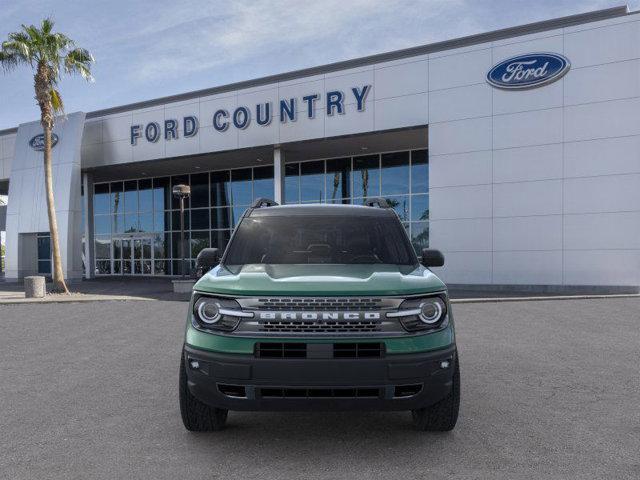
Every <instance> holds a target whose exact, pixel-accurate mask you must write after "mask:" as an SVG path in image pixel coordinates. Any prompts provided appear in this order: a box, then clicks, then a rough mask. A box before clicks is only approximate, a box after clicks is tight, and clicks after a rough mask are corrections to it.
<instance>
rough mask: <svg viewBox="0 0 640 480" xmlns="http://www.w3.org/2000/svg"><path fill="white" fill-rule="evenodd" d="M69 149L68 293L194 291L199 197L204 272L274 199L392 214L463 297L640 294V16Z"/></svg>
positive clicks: (61, 132) (193, 98) (36, 239)
mask: <svg viewBox="0 0 640 480" xmlns="http://www.w3.org/2000/svg"><path fill="white" fill-rule="evenodd" d="M554 62H555V63H554ZM494 67H495V68H494ZM40 132H41V129H40V127H39V124H38V123H37V122H33V123H29V124H23V125H20V126H19V127H17V128H16V129H10V130H5V131H0V194H2V193H3V190H4V191H7V192H8V205H7V207H6V227H5V229H6V248H7V254H6V266H5V277H6V279H8V280H15V279H19V278H22V277H24V276H25V275H29V274H33V273H36V272H38V271H40V272H41V273H46V272H47V268H50V259H49V255H50V253H49V250H48V243H47V242H48V237H47V231H48V225H47V222H46V205H45V203H44V196H43V190H44V182H43V180H42V165H41V164H42V162H41V157H42V153H41V151H39V150H38V146H39V145H38V138H37V135H38V133H40ZM55 133H56V136H57V142H58V143H57V144H56V146H55V147H54V149H53V152H54V182H55V187H54V188H55V194H56V209H57V211H58V222H59V225H60V230H61V240H62V246H61V248H62V252H63V261H64V269H65V272H66V274H67V276H68V277H69V278H71V279H79V278H81V277H82V276H87V277H92V276H96V275H97V276H113V275H175V274H178V273H179V268H180V267H179V262H178V258H179V256H178V252H179V245H180V238H181V237H180V234H179V226H178V225H179V215H177V210H176V209H177V207H178V205H177V204H176V201H175V200H173V199H172V198H171V194H170V189H171V187H172V186H173V185H176V184H178V183H187V184H190V186H191V189H192V197H191V199H190V203H189V204H188V205H187V206H188V212H187V213H188V215H187V218H186V229H187V240H186V241H187V254H188V256H189V257H190V258H191V259H194V258H195V256H196V255H197V253H198V251H199V250H200V249H201V248H204V247H207V246H216V247H221V248H223V247H224V246H225V245H226V242H227V240H228V238H229V236H230V233H231V231H232V229H233V227H234V224H235V222H236V221H237V220H238V218H239V216H240V215H241V213H242V211H244V209H246V207H247V206H248V205H249V204H250V203H251V202H252V201H253V200H254V199H255V198H258V197H272V198H274V199H275V200H276V201H278V202H280V203H298V202H328V203H362V201H363V199H364V198H367V197H384V198H387V199H388V200H389V202H390V203H391V205H392V207H393V208H394V209H395V210H396V211H397V212H398V215H399V216H400V218H401V220H402V221H403V223H404V224H405V226H406V229H407V233H408V234H409V235H410V237H411V239H412V242H413V244H414V245H415V247H416V249H417V250H419V249H420V248H422V247H426V246H429V247H431V248H438V249H440V250H442V251H443V253H444V254H445V258H446V266H445V267H444V268H442V269H436V270H437V273H438V274H439V275H440V276H441V277H442V278H443V280H445V281H446V282H448V283H450V284H464V285H478V286H493V287H502V286H521V287H527V288H531V287H541V288H549V289H553V288H557V289H562V288H578V287H582V288H598V289H605V290H610V291H620V292H622V291H637V290H638V286H639V285H640V15H638V14H635V13H629V12H628V11H627V9H626V7H621V8H613V9H608V10H601V11H596V12H591V13H587V14H581V15H576V16H571V17H564V18H559V19H555V20H550V21H545V22H539V23H536V24H530V25H524V26H520V27H513V28H509V29H505V30H500V31H496V32H490V33H486V34H480V35H475V36H471V37H465V38H461V39H456V40H451V41H446V42H441V43H437V44H432V45H425V46H420V47H415V48H411V49H407V50H402V51H397V52H391V53H386V54H381V55H375V56H371V57H366V58H361V59H356V60H351V61H346V62H341V63H337V64H332V65H327V66H322V67H317V68H311V69H307V70H303V71H297V72H291V73H288V74H282V75H276V76H273V77H267V78H263V79H257V80H250V81H247V82H241V83H239V84H234V85H228V86H223V87H217V88H213V89H210V90H206V91H199V92H193V93H188V94H182V95H177V96H175V97H170V98H163V99H157V100H152V101H149V102H142V103H140V104H135V105H127V106H122V107H116V108H113V109H109V110H104V111H98V112H91V113H87V114H86V115H85V114H84V113H74V114H70V115H67V117H66V119H64V120H62V121H59V122H58V124H57V126H56V129H55ZM0 218H2V215H0ZM47 262H49V263H47ZM83 265H84V267H83Z"/></svg>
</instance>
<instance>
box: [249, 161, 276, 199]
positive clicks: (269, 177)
mask: <svg viewBox="0 0 640 480" xmlns="http://www.w3.org/2000/svg"><path fill="white" fill-rule="evenodd" d="M257 198H273V166H268V167H259V168H254V169H253V199H254V200H255V199H257Z"/></svg>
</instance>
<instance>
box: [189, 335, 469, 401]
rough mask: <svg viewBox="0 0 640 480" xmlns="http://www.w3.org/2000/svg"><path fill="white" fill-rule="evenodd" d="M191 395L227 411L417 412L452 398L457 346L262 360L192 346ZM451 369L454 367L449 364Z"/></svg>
mask: <svg viewBox="0 0 640 480" xmlns="http://www.w3.org/2000/svg"><path fill="white" fill-rule="evenodd" d="M183 354H184V355H185V360H186V361H185V364H186V368H187V379H188V385H189V389H190V391H191V393H192V394H193V395H194V396H195V397H197V398H198V399H199V400H201V401H202V402H204V403H207V404H209V405H211V406H213V407H218V408H225V409H228V410H248V411H260V410H262V411H268V410H271V411H273V410H413V409H417V408H423V407H426V406H429V405H431V404H434V403H436V402H438V401H439V400H441V399H442V398H444V397H445V396H446V395H447V394H449V392H450V391H451V385H452V380H453V371H454V365H455V362H456V361H457V356H456V349H455V345H451V346H449V347H447V348H445V349H441V350H435V351H431V352H423V353H414V354H406V355H405V354H403V355H386V356H384V357H380V358H375V357H374V358H260V357H256V356H254V355H240V354H225V353H214V352H209V351H205V350H199V349H195V348H192V347H190V346H188V345H185V347H184V351H183ZM447 362H448V363H447Z"/></svg>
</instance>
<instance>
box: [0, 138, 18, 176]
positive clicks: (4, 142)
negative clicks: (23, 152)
mask: <svg viewBox="0 0 640 480" xmlns="http://www.w3.org/2000/svg"><path fill="white" fill-rule="evenodd" d="M15 143H16V134H15V133H12V134H10V135H3V136H2V137H0V180H8V179H9V175H10V173H11V164H12V163H13V155H14V151H15Z"/></svg>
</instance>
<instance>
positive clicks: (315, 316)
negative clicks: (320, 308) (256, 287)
mask: <svg viewBox="0 0 640 480" xmlns="http://www.w3.org/2000/svg"><path fill="white" fill-rule="evenodd" d="M258 318H259V319H260V320H380V312H258Z"/></svg>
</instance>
